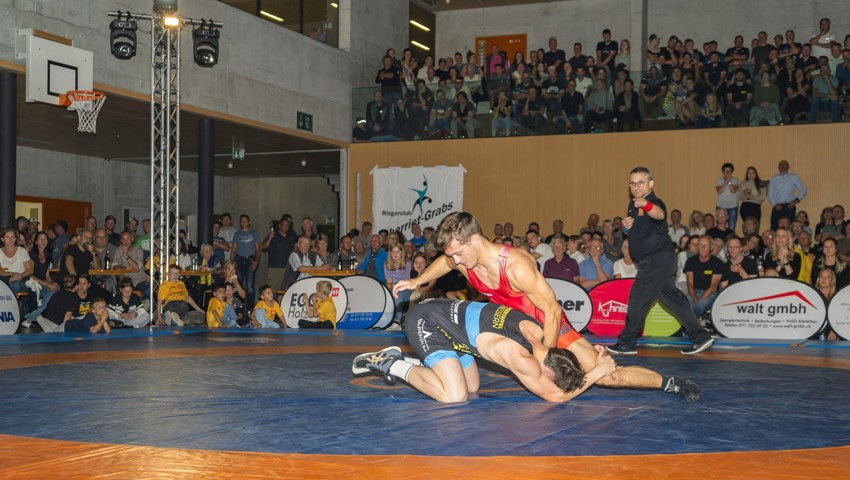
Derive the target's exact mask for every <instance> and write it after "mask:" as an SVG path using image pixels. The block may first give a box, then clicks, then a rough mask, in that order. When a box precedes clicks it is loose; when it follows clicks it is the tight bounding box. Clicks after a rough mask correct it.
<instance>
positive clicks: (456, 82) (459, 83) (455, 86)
mask: <svg viewBox="0 0 850 480" xmlns="http://www.w3.org/2000/svg"><path fill="white" fill-rule="evenodd" d="M460 92H465V93H466V98H467V100H469V102H470V103H472V107H473V108H475V102H474V101H473V100H472V91H470V90H469V86H467V85H466V83H465V82H464V81H463V77H456V78H453V79H452V80H451V88H449V95H448V97H449V98H453V99H454V101H455V102H457V94H458V93H460Z"/></svg>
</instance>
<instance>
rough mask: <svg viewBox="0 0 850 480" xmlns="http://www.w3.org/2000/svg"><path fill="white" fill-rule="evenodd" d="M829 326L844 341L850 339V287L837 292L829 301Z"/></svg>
mask: <svg viewBox="0 0 850 480" xmlns="http://www.w3.org/2000/svg"><path fill="white" fill-rule="evenodd" d="M827 317H828V318H829V326H830V327H832V329H833V330H834V331H835V333H837V334H838V336H839V337H841V338H843V339H844V340H848V339H850V286H847V287H844V288H842V289H841V290H839V291H837V292H835V295H834V296H833V297H832V300H830V301H829V311H828V312H827Z"/></svg>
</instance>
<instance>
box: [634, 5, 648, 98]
mask: <svg viewBox="0 0 850 480" xmlns="http://www.w3.org/2000/svg"><path fill="white" fill-rule="evenodd" d="M648 4H649V0H631V7H632V12H631V32H632V34H631V37H630V39H629V41H630V42H632V65H631V71H632V72H642V71H644V70H646V67H647V65H646V53H645V52H646V45H647V43H649V42H648V39H649V35H650V34H651V33H652V32H648V31H647V16H648V13H649V5H648ZM632 78H633V79H634V78H635V76H634V75H632ZM635 83H638V82H637V81H636V82H635Z"/></svg>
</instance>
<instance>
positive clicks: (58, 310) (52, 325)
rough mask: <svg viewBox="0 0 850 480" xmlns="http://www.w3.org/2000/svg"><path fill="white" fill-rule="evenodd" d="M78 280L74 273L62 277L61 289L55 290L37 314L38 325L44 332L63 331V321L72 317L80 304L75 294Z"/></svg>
mask: <svg viewBox="0 0 850 480" xmlns="http://www.w3.org/2000/svg"><path fill="white" fill-rule="evenodd" d="M77 285H79V280H78V279H77V277H76V276H75V275H65V276H64V277H63V278H62V290H59V291H58V292H56V293H55V294H54V295H53V296H52V297H50V301H49V302H47V307H45V309H44V310H43V311H42V312H41V315H39V316H38V318H37V321H38V325H39V326H40V327H41V329H42V330H43V331H44V332H45V333H51V332H64V331H65V322H66V321H68V320H70V319H71V318H73V317H74V314H75V313H76V312H77V310H78V309H79V306H80V298H79V297H78V296H77Z"/></svg>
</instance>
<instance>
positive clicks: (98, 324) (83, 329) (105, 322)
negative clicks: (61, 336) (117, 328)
mask: <svg viewBox="0 0 850 480" xmlns="http://www.w3.org/2000/svg"><path fill="white" fill-rule="evenodd" d="M64 326H65V329H64V331H65V332H74V333H100V332H103V333H109V332H111V331H112V328H111V327H110V325H109V312H107V310H106V301H105V300H103V299H102V298H95V299H93V300H92V301H91V309H90V311H88V312H87V313H86V314H85V315H83V316H82V317H80V318H70V319H68V321H66V322H65V325H64Z"/></svg>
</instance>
